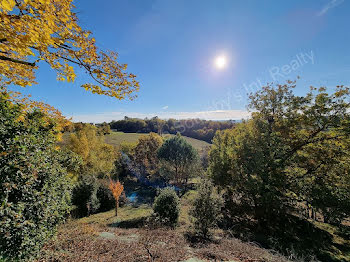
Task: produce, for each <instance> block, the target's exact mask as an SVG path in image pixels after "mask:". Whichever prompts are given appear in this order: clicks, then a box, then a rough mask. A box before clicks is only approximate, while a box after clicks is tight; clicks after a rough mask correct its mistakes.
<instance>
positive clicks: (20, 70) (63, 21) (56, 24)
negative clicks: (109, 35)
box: [0, 0, 139, 99]
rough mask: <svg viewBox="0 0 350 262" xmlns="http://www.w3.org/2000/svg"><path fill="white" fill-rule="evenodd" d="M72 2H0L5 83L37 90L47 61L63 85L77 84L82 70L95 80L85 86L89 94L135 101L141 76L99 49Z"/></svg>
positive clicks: (0, 60) (0, 64)
mask: <svg viewBox="0 0 350 262" xmlns="http://www.w3.org/2000/svg"><path fill="white" fill-rule="evenodd" d="M72 2H73V1H72V0H38V1H23V0H5V1H1V2H0V21H1V23H0V71H1V76H0V83H2V84H4V85H9V84H15V85H20V86H28V85H31V84H33V83H35V76H34V72H35V70H37V69H38V64H39V63H40V62H41V61H45V62H46V63H48V64H49V65H50V66H51V68H52V69H54V70H55V71H56V72H57V79H58V80H61V81H68V82H72V81H74V79H75V77H76V74H75V72H76V68H75V67H80V68H83V69H84V70H85V72H87V73H88V74H89V75H90V76H91V79H92V80H94V82H93V83H85V84H83V85H82V87H83V88H85V89H86V90H88V91H90V92H92V93H96V94H102V95H107V96H111V97H115V98H117V99H124V98H125V97H129V98H133V94H134V93H135V92H136V91H138V90H139V83H138V82H137V81H136V80H135V77H136V76H135V75H133V74H130V73H127V72H126V69H127V65H126V64H119V62H118V60H117V59H118V54H117V53H115V52H112V51H111V52H104V51H101V50H99V49H98V47H97V46H96V40H95V39H94V38H93V37H92V36H91V32H90V31H87V30H83V29H82V28H81V27H80V26H79V24H78V17H77V15H76V13H75V12H74V5H73V3H72ZM38 29H40V30H38ZM28 60H29V61H28Z"/></svg>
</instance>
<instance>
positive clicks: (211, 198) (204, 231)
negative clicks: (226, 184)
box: [190, 179, 223, 239]
mask: <svg viewBox="0 0 350 262" xmlns="http://www.w3.org/2000/svg"><path fill="white" fill-rule="evenodd" d="M222 205H223V199H222V197H221V196H220V195H218V194H216V193H215V190H214V187H213V185H212V183H211V182H210V181H209V180H207V179H204V180H202V182H201V183H200V186H199V189H198V194H197V195H196V197H195V199H194V203H193V208H192V209H191V211H190V214H191V215H192V216H193V217H194V230H195V233H196V234H197V235H198V236H200V237H201V238H204V239H208V238H210V236H211V232H210V229H212V228H215V227H216V226H217V223H218V220H219V218H220V215H221V212H220V211H221V207H222Z"/></svg>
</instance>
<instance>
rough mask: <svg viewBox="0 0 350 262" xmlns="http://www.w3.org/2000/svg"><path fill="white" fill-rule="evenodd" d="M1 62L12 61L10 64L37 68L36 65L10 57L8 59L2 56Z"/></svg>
mask: <svg viewBox="0 0 350 262" xmlns="http://www.w3.org/2000/svg"><path fill="white" fill-rule="evenodd" d="M0 60H4V61H10V62H13V63H17V64H22V65H28V66H35V63H31V62H27V61H22V60H18V59H14V58H10V57H7V56H2V55H0Z"/></svg>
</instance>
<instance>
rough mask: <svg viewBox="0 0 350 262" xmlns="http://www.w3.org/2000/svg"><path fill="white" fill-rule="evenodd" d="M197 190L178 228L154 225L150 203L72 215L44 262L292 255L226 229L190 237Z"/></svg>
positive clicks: (272, 259)
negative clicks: (202, 239) (203, 239)
mask: <svg viewBox="0 0 350 262" xmlns="http://www.w3.org/2000/svg"><path fill="white" fill-rule="evenodd" d="M192 197H193V193H188V194H186V195H185V196H184V197H182V199H181V203H182V209H181V215H180V221H179V226H178V227H177V228H176V229H170V228H162V227H154V226H150V225H149V223H148V222H147V221H148V219H149V218H150V216H151V215H152V208H151V207H150V206H149V205H146V204H142V205H140V206H136V207H135V206H125V207H122V208H120V209H119V212H118V217H115V215H114V211H113V210H111V211H108V212H104V213H100V214H96V215H92V216H90V217H86V218H82V219H77V220H70V221H68V222H67V223H66V224H64V225H62V226H61V227H60V228H59V230H58V236H57V238H56V239H54V240H52V241H50V242H49V243H48V244H47V245H45V247H44V249H43V251H42V253H41V256H40V258H39V259H38V260H37V261H38V262H39V261H40V262H44V261H47V262H48V261H56V262H59V261H62V262H63V261H68V262H70V261H72V262H73V261H106V262H108V261H123V262H128V261H130V262H131V261H132V262H134V261H166V262H168V261H192V262H194V261H197V262H199V261H236V262H239V261H245V262H253V261H254V262H259V261H261V262H263V261H264V262H267V261H269V262H277V261H278V262H281V261H288V260H287V259H285V258H284V257H282V256H279V255H276V254H272V253H271V252H269V251H268V250H266V249H263V248H260V247H258V246H256V245H253V244H250V243H244V242H242V241H240V240H238V239H236V238H229V237H227V236H225V235H224V233H223V232H222V231H217V232H215V241H213V242H209V243H207V244H193V243H190V242H189V241H188V240H187V239H186V237H185V234H184V233H185V232H186V230H188V228H189V222H190V218H189V216H188V210H189V203H190V201H191V198H192Z"/></svg>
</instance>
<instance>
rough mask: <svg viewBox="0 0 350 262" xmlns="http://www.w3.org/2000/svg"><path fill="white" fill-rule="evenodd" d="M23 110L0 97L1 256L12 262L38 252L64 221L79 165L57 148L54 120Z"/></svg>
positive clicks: (2, 95) (5, 97) (41, 114)
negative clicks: (73, 174) (70, 174)
mask: <svg viewBox="0 0 350 262" xmlns="http://www.w3.org/2000/svg"><path fill="white" fill-rule="evenodd" d="M22 109H23V108H22V106H21V105H19V104H14V103H11V102H9V101H8V96H7V95H6V94H3V93H2V94H0V176H1V183H0V257H1V256H5V257H9V258H12V259H28V257H31V256H32V255H35V254H37V253H38V251H39V250H40V248H41V247H42V245H43V244H44V243H45V241H46V240H48V239H49V238H50V237H51V236H53V234H54V232H55V230H56V227H57V225H58V224H59V223H61V222H63V221H64V220H65V218H66V217H67V215H68V214H69V212H70V209H71V205H70V203H71V189H72V184H71V182H70V179H69V178H68V170H71V171H74V169H75V168H76V167H79V161H78V160H79V159H77V158H75V157H72V158H69V159H67V155H66V154H64V152H62V151H61V150H60V149H57V148H56V142H57V140H56V138H57V134H56V131H55V119H52V118H51V119H50V118H49V119H48V118H47V117H46V116H45V115H44V114H43V113H41V112H39V111H36V110H33V111H32V112H26V113H23V110H22ZM74 159H75V160H77V161H74ZM74 167H75V168H74Z"/></svg>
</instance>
